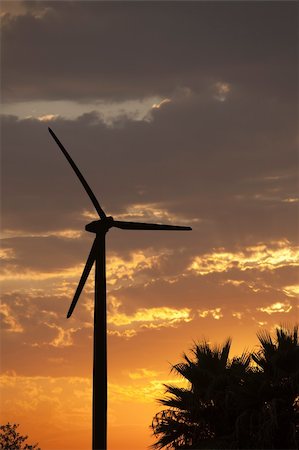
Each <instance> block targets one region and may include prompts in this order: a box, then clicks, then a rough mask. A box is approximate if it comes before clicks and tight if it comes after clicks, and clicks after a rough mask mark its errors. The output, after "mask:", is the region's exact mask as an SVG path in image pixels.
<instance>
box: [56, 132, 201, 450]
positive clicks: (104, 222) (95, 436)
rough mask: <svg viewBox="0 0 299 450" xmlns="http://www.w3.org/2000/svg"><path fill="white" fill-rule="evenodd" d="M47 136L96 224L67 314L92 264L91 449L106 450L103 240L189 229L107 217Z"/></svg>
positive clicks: (77, 172) (60, 146) (83, 181)
mask: <svg viewBox="0 0 299 450" xmlns="http://www.w3.org/2000/svg"><path fill="white" fill-rule="evenodd" d="M49 132H50V134H51V136H52V137H53V139H54V140H55V142H56V144H57V145H58V147H59V148H60V150H61V151H62V153H63V154H64V156H65V157H66V159H67V160H68V162H69V163H70V165H71V167H72V169H73V170H74V172H75V174H76V175H77V177H78V178H79V180H80V182H81V184H82V185H83V187H84V189H85V191H86V192H87V195H88V196H89V198H90V200H91V202H92V204H93V206H94V208H95V209H96V211H97V213H98V215H99V217H100V220H95V221H93V222H91V223H89V224H88V225H86V227H85V230H86V231H89V232H91V233H94V234H95V240H94V242H93V244H92V247H91V250H90V253H89V256H88V258H87V261H86V264H85V267H84V269H83V273H82V275H81V279H80V281H79V284H78V287H77V290H76V292H75V295H74V298H73V301H72V303H71V306H70V308H69V310H68V313H67V318H69V317H70V316H71V315H72V312H73V311H74V308H75V306H76V304H77V301H78V299H79V297H80V294H81V292H82V289H83V287H84V284H85V282H86V280H87V278H88V275H89V272H90V271H91V268H92V266H93V264H94V262H95V304H94V346H93V401H92V405H93V407H92V413H93V414H92V449H93V450H106V448H107V319H106V315H107V311H106V250H105V237H106V233H107V232H108V231H109V229H110V228H112V227H116V228H120V229H122V230H167V231H174V230H175V231H187V230H191V229H192V228H191V227H182V226H174V225H160V224H152V223H141V222H126V221H122V220H121V221H120V220H114V219H113V217H111V216H109V217H107V216H106V214H105V212H104V211H103V209H102V208H101V206H100V204H99V202H98V200H97V199H96V197H95V195H94V193H93V192H92V190H91V189H90V187H89V185H88V184H87V181H86V180H85V178H84V177H83V175H82V173H81V172H80V170H79V169H78V167H77V166H76V164H75V163H74V161H73V160H72V158H71V157H70V155H69V154H68V152H67V151H66V149H65V148H64V146H63V145H62V143H61V142H60V141H59V139H58V138H57V136H56V135H55V133H54V132H53V131H52V130H51V129H50V128H49Z"/></svg>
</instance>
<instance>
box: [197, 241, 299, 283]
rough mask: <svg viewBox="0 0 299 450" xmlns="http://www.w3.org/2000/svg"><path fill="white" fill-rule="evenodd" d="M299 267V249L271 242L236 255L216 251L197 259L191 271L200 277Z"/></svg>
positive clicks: (282, 243)
mask: <svg viewBox="0 0 299 450" xmlns="http://www.w3.org/2000/svg"><path fill="white" fill-rule="evenodd" d="M298 265H299V248H298V247H292V246H291V245H290V243H289V242H288V241H278V242H270V243H269V245H266V244H259V245H256V246H252V247H247V248H245V249H244V250H243V251H240V252H236V253H231V252H226V251H225V249H220V250H218V251H217V250H215V251H214V252H213V253H210V254H206V255H202V256H198V257H195V258H194V260H193V262H192V263H191V265H190V266H189V270H190V271H193V272H195V273H197V274H199V275H207V274H209V273H212V272H227V271H228V270H230V269H239V270H241V271H244V270H249V269H255V270H260V271H264V270H275V269H278V268H281V267H284V266H294V267H296V266H298ZM235 283H237V284H238V283H239V282H238V281H235Z"/></svg>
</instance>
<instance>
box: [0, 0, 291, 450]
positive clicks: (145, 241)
mask: <svg viewBox="0 0 299 450" xmlns="http://www.w3.org/2000/svg"><path fill="white" fill-rule="evenodd" d="M297 12H298V4H296V3H295V2H260V3H255V2H254V3H250V2H223V3H219V2H217V3H216V2H210V3H207V2H184V3H182V2H147V1H146V2H143V3H142V4H136V3H134V2H122V3H119V2H112V3H107V2H101V1H96V2H82V1H75V2H71V1H70V2H52V1H36V2H28V1H13V2H11V1H3V2H2V13H1V19H2V25H1V27H2V70H1V72H2V146H1V147H2V167H3V177H2V249H1V259H2V274H1V282H2V303H1V306H0V317H1V337H2V342H3V344H2V350H1V381H2V391H1V399H2V401H1V403H2V405H3V411H1V415H0V417H1V423H7V422H8V421H9V422H12V423H20V432H23V433H24V434H28V436H29V441H30V442H38V443H39V446H40V447H41V449H42V450H86V449H87V448H91V411H92V406H91V402H92V394H91V381H92V336H93V305H94V298H93V295H94V274H93V270H92V271H91V273H90V276H89V278H88V281H87V283H86V285H85V287H84V290H83V292H82V294H81V297H80V301H79V302H78V304H77V307H76V310H75V312H74V313H73V315H72V317H70V318H69V319H66V314H67V311H68V308H69V306H70V304H71V302H72V299H73V295H74V293H75V290H76V287H77V284H78V282H79V279H80V276H81V273H82V269H83V267H84V264H85V262H86V259H87V257H88V254H89V251H90V247H91V244H92V238H93V236H92V235H91V233H88V232H85V225H86V224H87V223H89V222H91V221H93V220H97V219H98V216H97V213H96V211H95V209H94V208H93V206H92V204H91V202H90V199H89V198H88V196H87V195H86V192H84V189H83V188H82V186H81V185H80V183H78V180H77V178H76V176H75V174H74V173H73V171H72V169H71V168H70V167H69V164H68V163H67V162H66V160H65V158H64V156H63V155H62V154H61V152H60V150H59V149H58V147H57V145H56V143H55V142H54V141H53V139H52V137H51V136H50V135H49V132H48V129H47V128H48V127H49V128H51V129H53V131H54V132H55V134H57V137H58V138H59V139H60V140H61V142H62V143H63V145H64V146H65V148H66V149H67V151H68V152H69V153H70V155H71V157H72V158H73V159H74V161H75V163H76V164H77V165H78V167H79V169H80V171H82V174H83V176H84V177H85V178H86V180H87V182H88V184H89V185H90V187H91V189H92V191H93V192H94V194H95V196H96V198H97V199H98V201H99V203H100V205H101V207H102V208H103V209H104V211H105V212H106V214H107V216H108V215H109V216H110V215H111V216H113V217H115V218H117V220H120V221H136V222H151V223H164V224H168V225H179V226H191V227H192V232H191V233H176V232H175V233H163V232H161V233H160V232H159V233H157V232H155V233H152V232H151V231H146V233H140V232H137V231H136V232H135V231H130V232H125V230H110V231H109V233H108V235H107V249H106V256H107V314H108V449H109V450H119V449H122V450H129V449H130V450H140V449H142V448H143V449H146V448H148V446H149V445H151V444H153V443H154V442H155V439H154V438H153V437H151V430H150V429H149V426H150V424H151V421H152V419H153V416H154V415H155V414H156V413H157V412H158V411H159V410H160V409H161V407H160V406H159V405H158V403H157V402H156V399H157V398H159V397H161V395H163V392H164V387H163V384H164V383H169V382H172V383H175V384H178V385H180V386H182V385H183V381H182V380H180V379H179V378H177V377H175V376H174V375H173V374H172V373H170V367H171V364H176V363H178V362H179V361H181V359H182V355H183V353H184V352H186V353H189V349H190V348H191V347H192V346H193V343H194V342H199V341H201V340H203V339H206V340H207V341H208V342H210V343H211V344H212V345H214V344H222V343H223V342H224V341H225V340H226V339H227V338H228V337H231V338H232V349H231V354H230V356H231V357H233V356H234V355H238V354H241V353H242V351H243V350H244V349H248V351H254V349H255V348H256V346H257V344H258V339H257V336H256V333H257V332H258V331H260V330H262V329H266V330H269V331H270V332H273V330H274V329H275V327H276V326H277V325H279V324H290V326H292V325H294V324H295V323H296V322H298V307H299V305H298V294H299V284H298V275H297V273H298V272H297V270H298V265H299V245H298V189H297V187H298V155H297V145H298V80H297V73H298V67H297V64H298V42H297V19H296V13H297ZM78 30H79V31H78Z"/></svg>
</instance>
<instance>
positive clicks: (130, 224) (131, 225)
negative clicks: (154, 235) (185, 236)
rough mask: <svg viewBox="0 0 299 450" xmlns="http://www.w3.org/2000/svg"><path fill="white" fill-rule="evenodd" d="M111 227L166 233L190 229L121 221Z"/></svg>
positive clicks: (188, 229) (116, 221)
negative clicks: (165, 231) (166, 231)
mask: <svg viewBox="0 0 299 450" xmlns="http://www.w3.org/2000/svg"><path fill="white" fill-rule="evenodd" d="M112 226H113V227H116V228H121V229H122V230H168V231H171V230H172V231H190V230H192V228H191V227H181V226H177V225H160V224H155V223H142V222H124V221H122V220H114V221H113V225H112Z"/></svg>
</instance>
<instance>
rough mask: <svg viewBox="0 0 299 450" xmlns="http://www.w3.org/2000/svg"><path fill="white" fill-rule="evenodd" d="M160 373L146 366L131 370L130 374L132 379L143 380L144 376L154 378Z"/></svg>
mask: <svg viewBox="0 0 299 450" xmlns="http://www.w3.org/2000/svg"><path fill="white" fill-rule="evenodd" d="M157 375H158V372H156V371H155V370H149V369H146V368H141V369H136V370H135V371H134V372H129V373H128V376H129V378H131V379H132V380H141V379H144V378H153V377H156V376H157Z"/></svg>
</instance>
